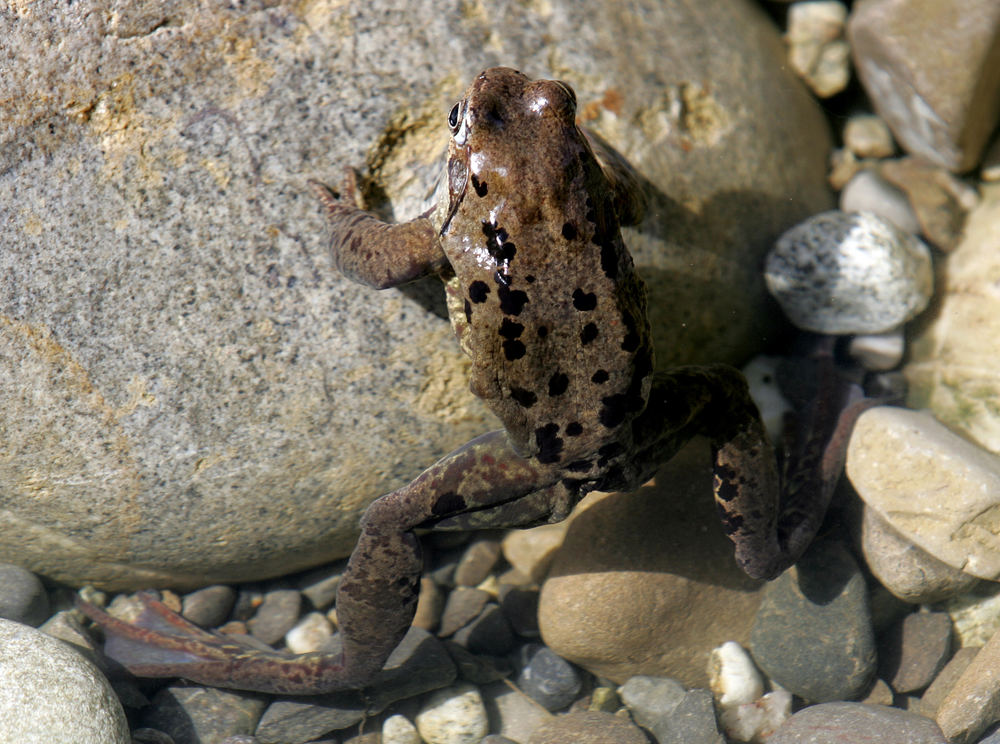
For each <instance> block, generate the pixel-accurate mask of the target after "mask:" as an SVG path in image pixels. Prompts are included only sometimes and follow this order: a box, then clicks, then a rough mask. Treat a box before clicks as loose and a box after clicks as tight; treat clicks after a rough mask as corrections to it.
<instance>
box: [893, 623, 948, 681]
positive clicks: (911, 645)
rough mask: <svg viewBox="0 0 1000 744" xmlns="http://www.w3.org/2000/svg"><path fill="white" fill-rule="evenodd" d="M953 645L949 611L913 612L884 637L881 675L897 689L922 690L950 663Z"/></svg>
mask: <svg viewBox="0 0 1000 744" xmlns="http://www.w3.org/2000/svg"><path fill="white" fill-rule="evenodd" d="M951 645H952V631H951V618H950V617H948V614H947V613H945V612H917V613H911V614H909V615H907V616H906V617H904V618H903V619H902V620H901V621H900V622H898V623H897V624H896V625H895V626H894V627H892V628H891V629H890V630H889V632H888V633H886V634H885V636H884V637H883V638H881V639H880V643H879V675H880V676H881V677H882V678H883V679H885V680H886V681H887V682H888V683H889V684H890V685H892V689H893V690H895V691H896V692H900V693H906V692H915V691H917V690H922V689H923V688H925V687H927V685H929V684H930V683H931V681H932V680H933V679H934V677H935V676H936V675H937V673H938V672H940V671H941V669H942V668H943V667H944V665H945V664H946V663H947V661H948V658H949V657H950V656H951Z"/></svg>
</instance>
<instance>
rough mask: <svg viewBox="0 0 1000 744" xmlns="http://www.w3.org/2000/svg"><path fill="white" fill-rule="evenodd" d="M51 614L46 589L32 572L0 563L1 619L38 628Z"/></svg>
mask: <svg viewBox="0 0 1000 744" xmlns="http://www.w3.org/2000/svg"><path fill="white" fill-rule="evenodd" d="M50 614H51V607H50V605H49V596H48V594H46V593H45V587H44V586H42V582H41V581H39V580H38V577H37V576H35V575H34V574H33V573H31V571H28V570H26V569H24V568H21V567H20V566H15V565H13V564H10V563H0V617H2V618H6V619H7V620H13V621H14V622H18V623H23V624H24V625H30V626H32V627H37V626H38V625H41V624H42V623H44V622H45V620H46V619H47V618H48V616H49V615H50Z"/></svg>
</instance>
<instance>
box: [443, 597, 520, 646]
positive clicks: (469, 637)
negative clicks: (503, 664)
mask: <svg viewBox="0 0 1000 744" xmlns="http://www.w3.org/2000/svg"><path fill="white" fill-rule="evenodd" d="M452 640H453V641H455V643H457V644H459V645H460V646H464V647H465V648H467V649H469V651H471V652H472V653H474V654H490V655H492V656H503V655H504V654H506V653H507V652H509V651H510V650H511V649H512V648H513V647H514V634H513V633H512V632H511V630H510V625H509V624H508V622H507V618H505V617H504V615H503V612H502V611H501V610H500V608H499V607H498V606H497V605H495V604H492V603H490V604H488V605H486V607H485V608H483V611H482V612H481V613H479V616H478V617H477V618H476V619H475V620H473V621H472V622H470V623H469V624H468V625H466V626H465V627H464V628H462V629H461V630H459V631H458V632H457V633H455V635H453V636H452Z"/></svg>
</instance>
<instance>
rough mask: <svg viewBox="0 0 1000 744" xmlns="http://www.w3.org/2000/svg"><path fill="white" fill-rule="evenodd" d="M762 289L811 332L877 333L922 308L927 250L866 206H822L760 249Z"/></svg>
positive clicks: (927, 282)
mask: <svg viewBox="0 0 1000 744" xmlns="http://www.w3.org/2000/svg"><path fill="white" fill-rule="evenodd" d="M764 278H765V280H766V281H767V288H768V290H769V291H770V292H771V294H772V295H774V298H775V299H776V300H777V301H778V304H779V305H781V309H782V310H783V311H784V312H785V315H786V316H788V319H789V320H790V321H791V322H792V323H794V324H795V325H796V326H798V327H799V328H802V329H804V330H807V331H814V332H816V333H831V334H848V333H884V332H885V331H889V330H891V329H893V328H895V327H897V326H899V325H902V324H903V323H905V322H906V321H907V320H910V319H911V318H912V317H914V316H915V315H916V314H917V313H919V312H920V311H921V310H923V309H924V308H925V307H926V306H927V303H928V301H929V300H930V297H931V292H932V290H933V282H934V278H933V270H932V267H931V256H930V250H929V249H928V248H927V246H926V245H924V244H923V243H922V242H921V241H920V240H918V239H917V238H915V237H914V236H913V235H910V234H908V233H905V232H903V231H902V230H900V229H899V228H898V227H896V226H895V225H893V224H891V223H890V222H888V221H886V220H884V219H882V218H881V217H877V216H876V215H874V214H869V213H867V212H859V213H855V214H847V213H845V212H841V211H838V210H833V211H830V212H823V213H822V214H818V215H815V216H813V217H811V218H809V219H808V220H806V221H805V222H802V223H800V224H798V225H796V226H795V227H793V228H792V229H790V230H788V231H787V232H786V233H785V234H784V235H782V236H781V237H780V238H779V239H778V242H777V243H776V244H775V247H774V248H773V249H772V250H771V252H770V253H769V254H768V256H767V263H766V266H765V272H764Z"/></svg>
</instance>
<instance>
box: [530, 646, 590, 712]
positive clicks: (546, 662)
mask: <svg viewBox="0 0 1000 744" xmlns="http://www.w3.org/2000/svg"><path fill="white" fill-rule="evenodd" d="M527 649H528V656H529V658H528V660H527V663H526V664H525V665H524V666H523V667H522V668H521V671H520V673H519V674H518V675H517V682H516V684H517V686H518V687H520V688H521V690H522V691H523V692H524V694H525V695H527V696H528V697H530V698H531V699H532V700H534V701H535V702H537V703H538V704H539V705H541V706H543V707H544V708H545V709H546V710H550V711H557V710H562V709H563V708H565V707H567V706H568V705H569V704H570V703H572V702H573V701H574V700H575V699H576V696H577V695H578V694H579V692H580V687H581V686H582V680H581V679H580V673H579V672H578V671H577V670H576V669H574V668H573V665H572V664H570V663H569V662H568V661H566V660H565V659H563V658H560V657H559V656H557V655H556V654H554V653H552V651H551V650H550V649H548V648H546V647H545V646H537V647H533V646H529V647H527Z"/></svg>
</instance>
